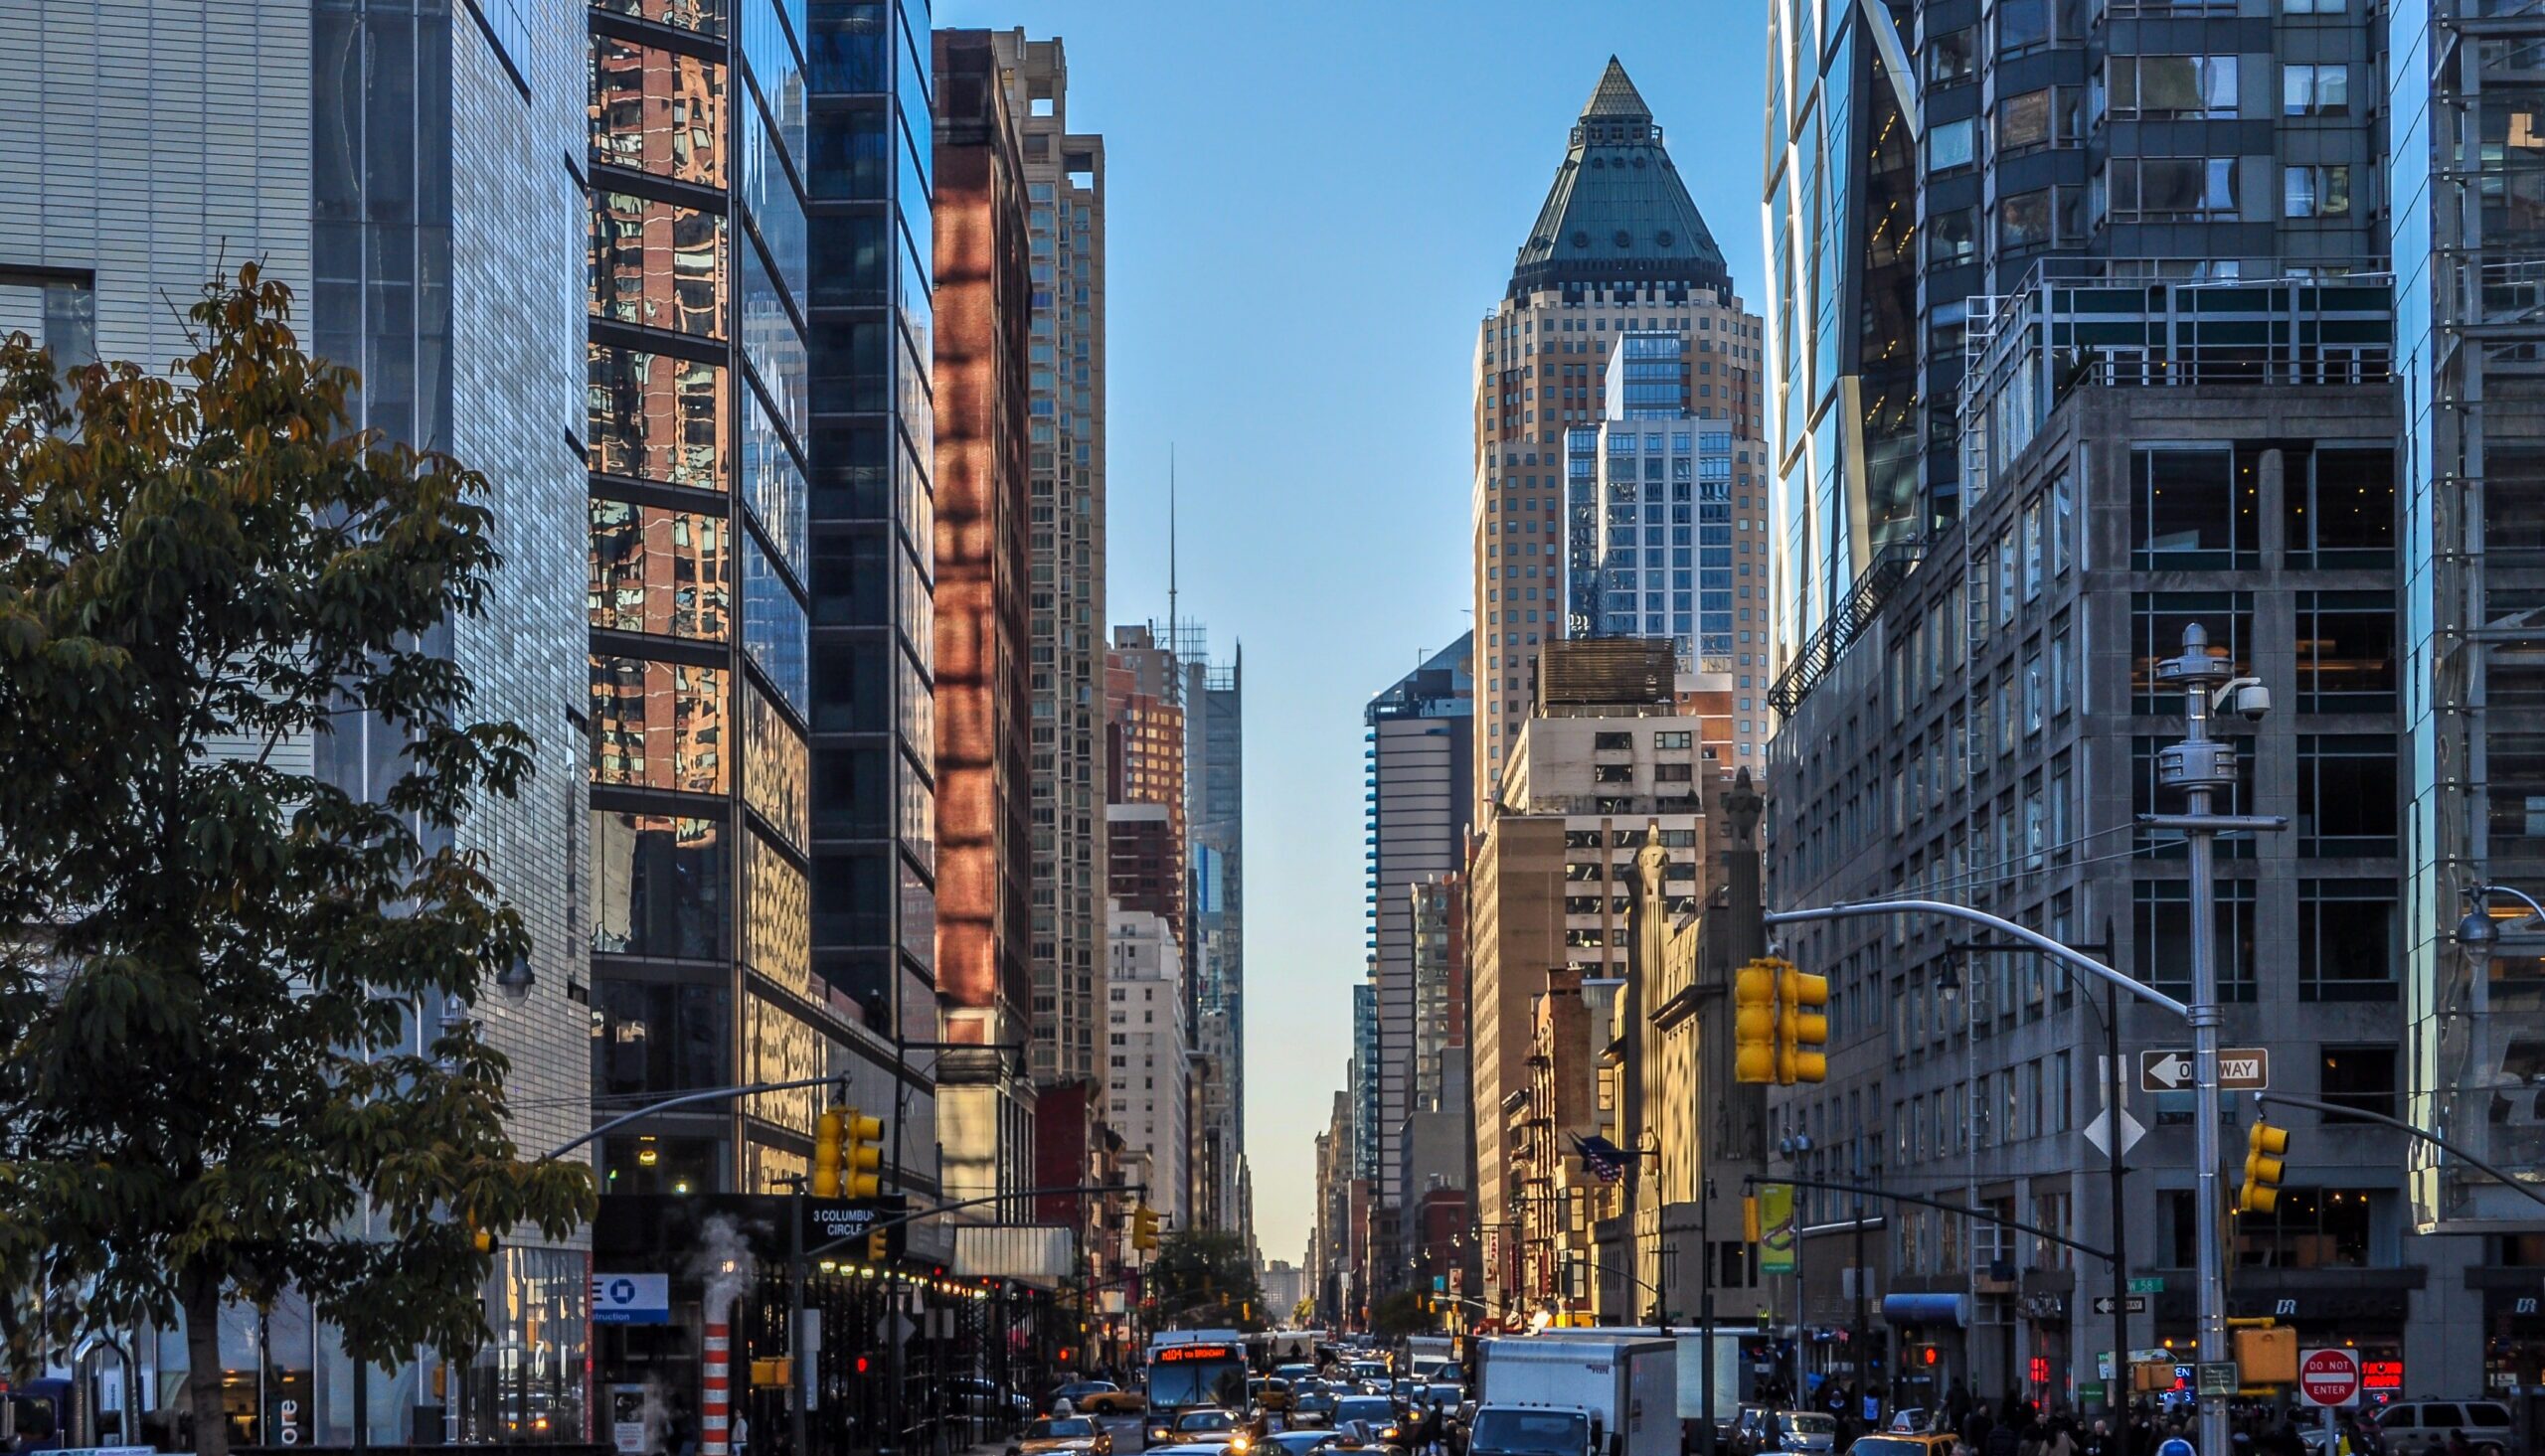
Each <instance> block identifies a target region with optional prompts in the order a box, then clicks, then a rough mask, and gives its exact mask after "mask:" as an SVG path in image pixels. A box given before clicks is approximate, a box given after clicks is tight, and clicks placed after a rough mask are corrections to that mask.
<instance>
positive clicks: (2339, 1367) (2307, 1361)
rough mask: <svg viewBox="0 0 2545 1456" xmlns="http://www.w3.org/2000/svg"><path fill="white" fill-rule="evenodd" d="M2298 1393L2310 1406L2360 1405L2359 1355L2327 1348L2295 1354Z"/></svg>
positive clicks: (2352, 1351) (2336, 1348)
mask: <svg viewBox="0 0 2545 1456" xmlns="http://www.w3.org/2000/svg"><path fill="white" fill-rule="evenodd" d="M2297 1393H2298V1394H2299V1395H2301V1396H2303V1397H2304V1398H2305V1401H2306V1403H2307V1404H2309V1405H2320V1406H2324V1407H2327V1408H2329V1407H2332V1406H2336V1405H2357V1404H2358V1403H2359V1352H2358V1351H2356V1350H2344V1349H2342V1348H2341V1347H2339V1346H2327V1347H2325V1348H2323V1349H2320V1350H2301V1351H2299V1352H2298V1353H2297Z"/></svg>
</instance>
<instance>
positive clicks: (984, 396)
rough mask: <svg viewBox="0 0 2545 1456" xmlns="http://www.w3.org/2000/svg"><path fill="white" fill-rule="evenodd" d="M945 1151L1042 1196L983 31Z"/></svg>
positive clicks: (947, 875)
mask: <svg viewBox="0 0 2545 1456" xmlns="http://www.w3.org/2000/svg"><path fill="white" fill-rule="evenodd" d="M934 39H935V47H936V54H935V86H936V159H935V160H936V176H935V182H936V190H935V204H936V207H935V218H936V288H935V297H934V302H935V314H936V358H935V368H936V594H935V602H936V682H935V687H936V844H937V853H936V987H937V1017H938V1036H939V1038H940V1039H941V1040H943V1041H945V1042H948V1043H960V1044H968V1045H970V1046H977V1047H979V1048H981V1049H982V1050H981V1051H979V1052H971V1051H957V1050H947V1051H946V1052H943V1054H942V1056H941V1058H940V1059H939V1061H938V1063H937V1107H938V1112H937V1117H938V1137H937V1141H938V1142H939V1144H940V1145H941V1146H942V1148H943V1157H944V1160H945V1188H946V1192H947V1194H948V1195H949V1196H951V1197H953V1198H956V1199H964V1198H978V1197H980V1196H982V1195H984V1194H990V1193H998V1192H1005V1191H1009V1190H1015V1189H1024V1188H1030V1187H1034V1186H1035V1184H1034V1181H1033V1163H1034V1159H1033V1146H1034V1135H1033V1114H1034V1088H1033V1085H1032V1083H1031V1082H1029V1081H1028V1080H1026V1075H1025V1065H1024V1061H1023V1058H1021V1057H1017V1056H1013V1055H1010V1054H1009V1053H1008V1052H1006V1051H1005V1050H1004V1049H1006V1048H1010V1047H1021V1046H1024V1045H1025V1043H1026V1039H1027V1037H1028V1035H1029V1032H1028V1026H1027V1018H1026V1008H1027V1006H1029V1005H1030V1004H1031V1001H1032V991H1031V984H1032V982H1031V977H1030V975H1029V973H1028V969H1027V961H1026V951H1027V939H1028V936H1027V925H1028V923H1029V922H1028V910H1027V881H1028V879H1029V878H1030V876H1031V875H1032V873H1033V858H1032V838H1031V828H1030V825H1029V823H1028V810H1029V806H1030V798H1031V783H1030V780H1029V778H1028V776H1027V766H1026V765H1027V761H1028V759H1027V729H1028V722H1029V719H1030V717H1031V715H1032V712H1033V700H1032V697H1031V695H1030V693H1029V691H1028V688H1027V678H1026V670H1025V659H1026V652H1027V641H1026V635H1027V631H1028V622H1027V615H1026V606H1025V602H1026V560H1025V513H1026V485H1025V481H1026V458H1027V457H1026V444H1025V434H1026V418H1027V416H1026V391H1025V354H1026V348H1027V345H1026V337H1027V325H1028V322H1029V318H1030V303H1031V298H1030V290H1029V287H1028V284H1027V273H1026V261H1025V259H1026V234H1025V179H1024V175H1023V173H1024V156H1023V150H1022V148H1021V147H1020V146H1019V144H1018V141H1017V135H1016V127H1015V122H1014V118H1013V117H1011V116H1010V115H1009V114H1008V109H1007V92H1006V88H1005V87H1004V86H1003V85H1002V84H1001V83H1000V79H999V70H998V58H997V53H996V48H995V46H994V45H993V43H992V41H991V38H990V33H989V32H988V31H946V30H940V31H938V32H936V34H935V38H934Z"/></svg>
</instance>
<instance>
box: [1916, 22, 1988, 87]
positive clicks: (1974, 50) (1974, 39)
mask: <svg viewBox="0 0 2545 1456" xmlns="http://www.w3.org/2000/svg"><path fill="white" fill-rule="evenodd" d="M1978 49H1979V32H1978V29H1977V28H1976V27H1973V26H1964V27H1962V28H1961V29H1960V30H1957V31H1947V32H1945V33H1944V34H1943V35H1940V36H1931V37H1929V38H1928V40H1927V56H1926V60H1927V83H1928V84H1929V85H1947V84H1950V83H1951V82H1953V81H1967V80H1968V79H1969V78H1970V77H1971V75H1972V74H1973V73H1974V72H1975V71H1976V70H1977V69H1978V65H1979V57H1978Z"/></svg>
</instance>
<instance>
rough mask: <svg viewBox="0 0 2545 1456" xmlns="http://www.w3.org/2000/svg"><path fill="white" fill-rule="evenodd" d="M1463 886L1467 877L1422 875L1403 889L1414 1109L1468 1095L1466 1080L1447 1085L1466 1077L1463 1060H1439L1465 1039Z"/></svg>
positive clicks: (1437, 1107)
mask: <svg viewBox="0 0 2545 1456" xmlns="http://www.w3.org/2000/svg"><path fill="white" fill-rule="evenodd" d="M1466 890H1467V887H1466V882H1465V880H1464V879H1462V878H1461V877H1459V876H1458V875H1456V874H1448V875H1426V876H1424V877H1423V878H1422V879H1420V880H1417V881H1415V882H1414V885H1413V886H1412V888H1411V889H1410V890H1409V891H1408V894H1407V898H1408V900H1409V901H1410V906H1409V907H1410V909H1411V911H1412V919H1413V924H1412V927H1411V928H1412V936H1411V938H1412V940H1413V942H1414V1077H1413V1080H1412V1082H1411V1083H1410V1084H1409V1085H1410V1090H1411V1095H1412V1097H1413V1099H1414V1110H1415V1111H1417V1112H1434V1111H1438V1110H1440V1108H1441V1107H1442V1105H1443V1103H1444V1102H1447V1101H1450V1100H1454V1101H1456V1102H1458V1103H1459V1104H1461V1105H1463V1103H1464V1102H1465V1100H1466V1088H1465V1087H1464V1086H1457V1087H1452V1086H1450V1085H1449V1082H1450V1081H1452V1080H1455V1081H1461V1082H1463V1081H1464V1080H1465V1077H1464V1072H1465V1066H1464V1064H1463V1063H1461V1064H1460V1065H1458V1066H1456V1067H1445V1066H1444V1065H1443V1058H1444V1057H1445V1056H1446V1054H1447V1053H1449V1052H1453V1051H1460V1050H1462V1049H1464V1048H1465V1046H1466V1044H1467V893H1466ZM1451 1072H1455V1073H1457V1075H1455V1076H1454V1077H1453V1076H1451V1075H1450V1073H1451Z"/></svg>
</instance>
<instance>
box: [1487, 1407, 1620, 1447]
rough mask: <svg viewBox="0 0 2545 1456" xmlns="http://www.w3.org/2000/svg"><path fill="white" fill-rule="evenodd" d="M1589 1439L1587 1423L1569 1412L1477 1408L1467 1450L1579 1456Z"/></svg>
mask: <svg viewBox="0 0 2545 1456" xmlns="http://www.w3.org/2000/svg"><path fill="white" fill-rule="evenodd" d="M1590 1439H1591V1433H1590V1431H1589V1429H1588V1428H1587V1422H1586V1421H1585V1420H1584V1418H1583V1417H1581V1416H1579V1415H1576V1414H1574V1413H1572V1412H1570V1411H1552V1410H1479V1411H1477V1412H1476V1414H1475V1428H1474V1429H1473V1430H1470V1431H1469V1432H1467V1449H1468V1450H1469V1451H1472V1452H1475V1453H1476V1456H1487V1453H1491V1456H1578V1453H1580V1452H1581V1451H1582V1450H1584V1449H1585V1448H1586V1447H1587V1446H1588V1445H1589V1443H1590Z"/></svg>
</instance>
